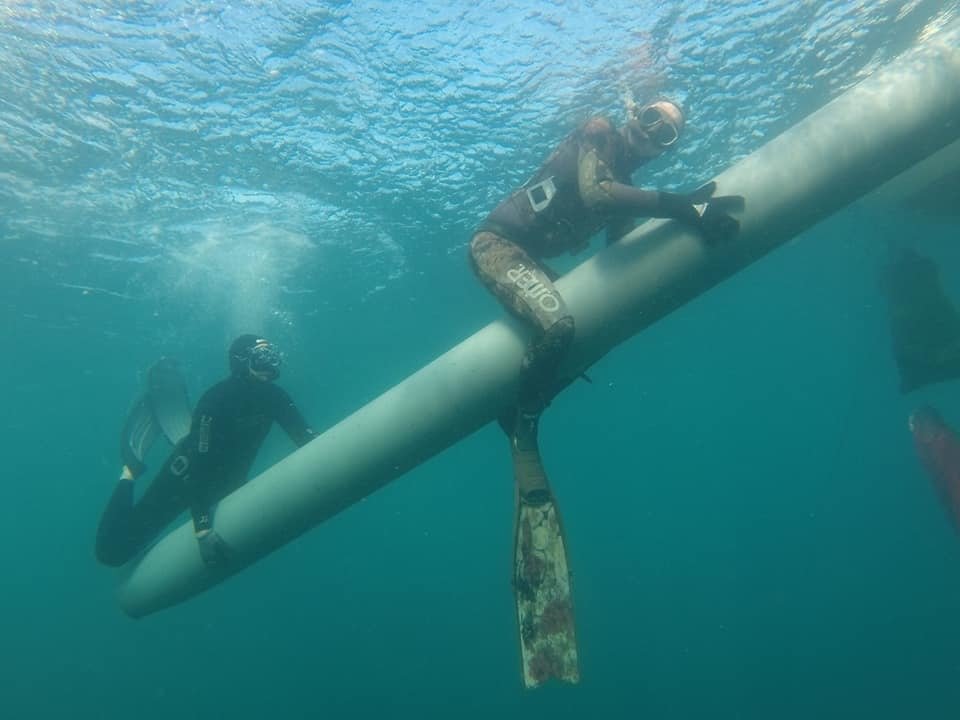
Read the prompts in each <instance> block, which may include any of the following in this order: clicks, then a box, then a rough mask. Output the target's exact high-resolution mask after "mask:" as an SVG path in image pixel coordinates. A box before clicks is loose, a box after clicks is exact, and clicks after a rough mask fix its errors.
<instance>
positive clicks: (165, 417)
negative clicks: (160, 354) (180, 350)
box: [120, 358, 191, 477]
mask: <svg viewBox="0 0 960 720" xmlns="http://www.w3.org/2000/svg"><path fill="white" fill-rule="evenodd" d="M145 385H146V387H145V389H144V392H143V394H142V395H141V396H140V397H139V398H137V400H136V401H135V402H134V404H133V408H132V409H131V410H130V412H129V413H128V415H127V419H126V421H125V422H124V424H123V430H122V431H121V434H120V457H121V459H122V460H123V464H124V465H126V466H127V467H129V468H130V470H131V471H132V472H133V474H134V476H135V477H136V476H138V475H140V474H142V473H143V471H144V470H146V465H145V459H146V457H147V454H148V453H149V452H150V448H152V447H153V445H154V443H155V442H156V441H157V438H158V437H160V435H163V436H164V437H165V438H166V439H167V441H168V442H169V443H170V444H171V445H176V444H177V443H178V442H179V441H180V440H182V439H183V438H184V437H186V435H187V433H188V432H190V417H191V410H190V400H189V398H188V396H187V384H186V382H184V380H183V376H182V375H181V374H180V370H179V368H178V367H177V364H176V362H175V361H173V360H171V359H170V358H160V359H159V360H158V361H157V362H155V363H154V364H153V365H151V366H150V369H149V370H147V380H146V383H145Z"/></svg>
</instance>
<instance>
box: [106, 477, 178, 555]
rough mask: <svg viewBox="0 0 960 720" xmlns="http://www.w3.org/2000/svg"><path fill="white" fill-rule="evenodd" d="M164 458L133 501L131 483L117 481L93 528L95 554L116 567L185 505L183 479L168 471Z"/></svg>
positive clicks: (143, 544) (175, 515)
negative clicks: (152, 476) (156, 472)
mask: <svg viewBox="0 0 960 720" xmlns="http://www.w3.org/2000/svg"><path fill="white" fill-rule="evenodd" d="M169 464H170V462H169V461H168V462H167V463H166V464H165V465H164V467H163V469H161V470H160V472H159V473H158V474H157V476H156V478H154V480H153V482H151V483H150V487H148V488H147V490H146V492H145V493H144V494H143V497H142V498H140V500H139V501H137V502H134V483H133V481H132V480H125V479H121V480H119V481H118V482H117V486H116V488H114V491H113V494H112V495H111V496H110V501H109V502H108V503H107V507H106V509H105V510H104V512H103V515H102V516H101V518H100V525H99V527H98V528H97V543H96V556H97V559H98V560H99V561H100V562H102V563H103V564H104V565H109V566H112V567H119V566H120V565H123V564H124V563H126V562H128V561H130V560H131V559H133V558H134V557H135V556H136V555H137V553H139V552H140V551H141V550H143V549H144V548H145V547H146V546H147V544H148V543H149V542H150V541H151V540H153V539H154V538H156V537H157V536H158V535H159V534H160V532H161V531H162V530H163V529H164V528H165V527H166V526H167V525H169V524H170V523H171V522H172V521H173V520H174V518H176V517H177V516H178V515H179V514H180V513H182V512H183V511H184V510H185V509H186V507H187V500H186V495H185V493H184V488H183V479H182V478H181V477H179V476H177V475H175V474H174V473H172V472H170V471H169V467H168V466H169Z"/></svg>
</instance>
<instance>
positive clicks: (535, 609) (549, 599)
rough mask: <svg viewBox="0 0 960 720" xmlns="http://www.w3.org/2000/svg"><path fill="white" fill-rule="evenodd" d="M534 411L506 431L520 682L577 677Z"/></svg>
mask: <svg viewBox="0 0 960 720" xmlns="http://www.w3.org/2000/svg"><path fill="white" fill-rule="evenodd" d="M538 422H539V415H527V414H523V413H520V412H518V413H517V419H516V421H515V425H514V428H513V431H512V433H511V438H510V440H511V442H510V444H511V449H512V452H513V468H514V476H515V479H516V484H517V488H516V489H517V499H516V524H515V535H514V554H513V590H514V598H515V600H516V607H517V623H518V628H519V635H520V638H519V640H520V657H521V674H522V677H523V684H524V687H527V688H535V687H539V686H540V685H542V684H543V683H544V682H546V681H547V680H549V679H550V678H556V679H558V680H563V681H565V682H570V683H577V682H579V681H580V667H579V657H578V651H577V635H576V627H575V623H574V616H573V596H572V587H571V578H570V569H569V565H568V562H567V550H566V543H565V541H564V536H563V526H562V524H561V522H560V513H559V511H558V510H557V505H556V501H555V500H554V497H553V493H552V492H551V491H550V486H549V484H548V482H547V477H546V473H545V472H544V469H543V463H542V461H541V459H540V451H539V448H538V446H537V424H538Z"/></svg>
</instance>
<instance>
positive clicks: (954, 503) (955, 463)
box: [910, 407, 960, 532]
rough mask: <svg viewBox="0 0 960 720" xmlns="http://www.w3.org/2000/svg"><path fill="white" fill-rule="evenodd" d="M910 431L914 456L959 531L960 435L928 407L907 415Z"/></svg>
mask: <svg viewBox="0 0 960 720" xmlns="http://www.w3.org/2000/svg"><path fill="white" fill-rule="evenodd" d="M910 432H911V433H912V434H913V442H914V447H915V448H916V451H917V456H918V457H919V458H920V462H921V463H922V464H923V467H924V469H925V470H926V471H927V474H928V475H929V476H930V479H931V480H932V481H933V485H934V488H935V489H936V491H937V496H938V497H939V498H940V502H941V503H942V504H943V507H944V509H945V510H946V511H947V515H948V516H949V518H950V521H951V523H952V524H953V527H954V529H955V530H957V532H960V438H958V437H957V434H956V433H955V432H954V431H953V430H952V429H951V428H950V426H949V425H947V423H946V422H945V421H944V419H943V418H942V417H941V416H940V413H938V412H937V411H936V410H934V409H933V408H931V407H922V408H919V409H918V410H915V411H914V412H913V413H912V414H911V415H910Z"/></svg>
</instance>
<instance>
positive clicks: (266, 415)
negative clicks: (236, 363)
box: [96, 376, 316, 566]
mask: <svg viewBox="0 0 960 720" xmlns="http://www.w3.org/2000/svg"><path fill="white" fill-rule="evenodd" d="M274 422H277V423H278V424H279V425H280V426H281V427H282V428H283V429H284V430H285V431H286V433H287V435H289V436H290V439H291V440H293V441H294V442H295V443H296V444H297V445H298V446H302V445H304V444H306V443H307V442H309V441H310V440H312V439H313V438H314V437H315V435H316V433H314V431H313V430H312V429H311V428H310V427H309V426H308V425H307V423H306V421H305V420H304V418H303V416H302V415H301V414H300V411H299V410H297V408H296V406H295V405H294V404H293V401H292V400H291V399H290V396H289V395H287V393H286V391H284V390H283V389H282V388H280V387H279V386H277V385H274V384H273V383H271V382H263V381H261V380H257V379H255V378H253V377H249V376H248V377H240V376H233V377H230V378H228V379H226V380H224V381H222V382H219V383H217V384H216V385H214V386H213V387H212V388H210V389H209V390H207V392H206V393H204V395H203V397H201V398H200V402H198V403H197V407H196V410H194V413H193V418H192V422H191V426H190V433H189V434H188V435H187V436H186V437H185V438H184V439H183V440H181V441H180V442H179V443H178V444H177V446H176V447H175V448H174V450H173V452H172V453H171V454H170V457H168V458H167V460H166V461H165V462H164V464H163V466H162V467H161V469H160V472H159V473H157V476H156V477H155V478H154V480H153V482H152V483H151V484H150V487H148V488H147V490H146V492H145V493H144V494H143V497H142V498H140V500H139V501H138V502H136V503H134V493H133V486H134V483H133V482H130V481H128V480H120V481H119V483H118V484H117V487H116V489H115V490H114V491H113V495H112V496H111V498H110V502H109V504H108V505H107V508H106V510H105V511H104V513H103V517H102V518H101V520H100V527H99V529H98V531H97V547H96V553H97V558H98V559H99V560H100V561H101V562H102V563H104V564H106V565H114V566H116V565H122V564H124V563H126V562H127V561H128V560H130V559H131V558H133V557H134V556H135V555H136V554H137V553H139V552H140V551H141V550H143V548H144V547H145V546H146V545H147V544H148V543H149V542H150V541H151V540H153V539H154V538H155V537H156V536H157V535H158V534H159V533H160V531H161V530H163V528H165V527H166V526H167V525H168V524H169V523H170V522H172V521H173V520H174V519H175V518H176V517H177V516H178V515H179V514H180V513H182V512H183V511H184V510H187V509H189V510H190V513H191V515H192V517H193V522H194V528H195V529H196V530H197V531H200V530H209V529H210V528H211V527H212V515H211V508H212V506H213V505H214V504H215V503H216V502H218V501H219V500H221V499H222V498H223V497H225V496H226V495H227V494H229V493H231V492H232V491H234V490H235V489H237V488H238V487H239V486H240V485H241V484H243V482H244V481H245V480H246V478H247V473H248V472H249V471H250V467H251V466H252V465H253V461H254V459H255V458H256V455H257V452H258V451H259V450H260V446H261V445H262V444H263V441H264V439H265V438H266V436H267V433H268V432H269V430H270V427H271V425H272V424H273V423H274Z"/></svg>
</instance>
